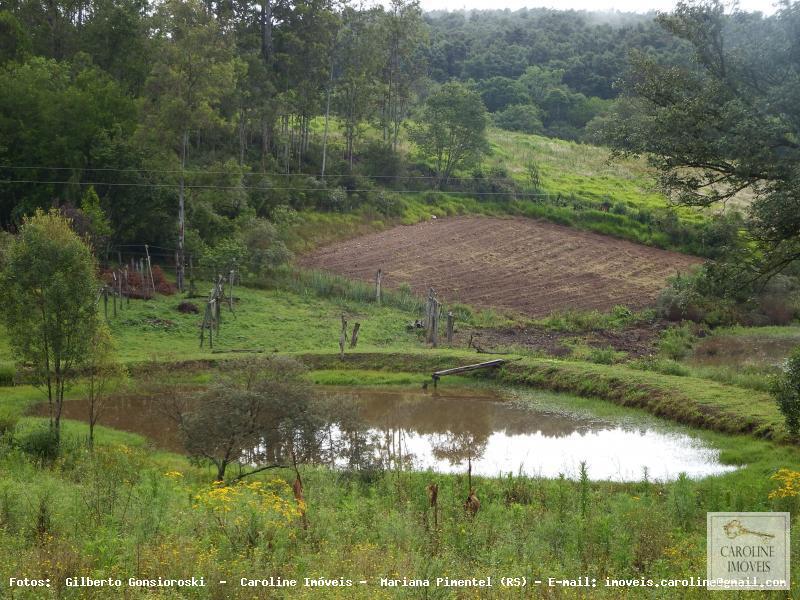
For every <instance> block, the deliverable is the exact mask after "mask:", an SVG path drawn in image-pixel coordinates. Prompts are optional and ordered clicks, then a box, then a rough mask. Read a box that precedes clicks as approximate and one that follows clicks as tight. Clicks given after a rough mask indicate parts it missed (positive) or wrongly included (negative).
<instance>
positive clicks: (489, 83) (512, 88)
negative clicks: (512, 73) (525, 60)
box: [475, 77, 528, 113]
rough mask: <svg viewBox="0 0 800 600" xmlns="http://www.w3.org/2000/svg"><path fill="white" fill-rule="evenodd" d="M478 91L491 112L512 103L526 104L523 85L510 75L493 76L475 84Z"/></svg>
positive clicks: (526, 98)
mask: <svg viewBox="0 0 800 600" xmlns="http://www.w3.org/2000/svg"><path fill="white" fill-rule="evenodd" d="M475 88H476V91H477V92H478V93H479V94H480V95H481V100H483V104H484V105H485V106H486V110H488V111H489V112H492V113H494V112H498V111H501V110H503V109H505V108H506V107H508V106H510V105H512V104H524V103H525V102H526V101H527V100H528V97H527V94H526V93H525V89H524V88H523V86H522V85H520V84H519V83H518V82H517V81H515V80H514V79H510V78H508V77H492V78H490V79H484V80H483V81H479V82H478V83H476V84H475Z"/></svg>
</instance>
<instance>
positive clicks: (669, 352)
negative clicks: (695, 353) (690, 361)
mask: <svg viewBox="0 0 800 600" xmlns="http://www.w3.org/2000/svg"><path fill="white" fill-rule="evenodd" d="M693 345H694V335H693V334H692V330H691V329H690V328H689V326H688V325H686V324H684V325H680V326H675V327H670V328H669V329H665V330H664V332H663V333H662V334H661V339H660V340H659V342H658V349H659V351H660V352H661V353H662V354H664V355H665V356H666V357H667V358H671V359H672V360H681V359H682V358H686V355H687V354H689V351H690V350H691V349H692V346H693Z"/></svg>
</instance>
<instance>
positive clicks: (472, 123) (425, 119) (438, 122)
mask: <svg viewBox="0 0 800 600" xmlns="http://www.w3.org/2000/svg"><path fill="white" fill-rule="evenodd" d="M487 123H488V117H487V114H486V108H485V107H484V106H483V102H481V97H480V96H479V95H478V94H477V93H476V92H473V91H472V90H470V89H468V88H466V87H465V86H464V85H463V84H460V83H455V82H453V83H446V84H444V85H443V86H442V87H441V88H440V89H439V90H438V91H437V92H434V93H433V94H431V95H430V96H428V99H427V100H426V101H425V105H424V106H423V107H422V110H421V111H420V114H419V116H418V118H417V120H416V122H415V123H414V124H413V125H411V126H409V136H410V138H411V140H412V141H413V142H414V143H415V144H416V145H417V147H418V149H419V151H420V153H421V154H422V156H424V157H425V158H426V159H428V160H431V161H432V162H433V166H434V169H435V170H436V179H437V183H438V185H439V186H444V185H446V184H447V182H448V180H449V179H450V177H451V176H452V175H453V172H454V171H455V170H456V169H460V168H465V167H468V166H469V165H471V164H474V163H475V162H476V161H477V160H478V159H480V157H481V156H482V155H483V154H485V153H487V152H488V151H489V143H488V141H487V139H486V126H487Z"/></svg>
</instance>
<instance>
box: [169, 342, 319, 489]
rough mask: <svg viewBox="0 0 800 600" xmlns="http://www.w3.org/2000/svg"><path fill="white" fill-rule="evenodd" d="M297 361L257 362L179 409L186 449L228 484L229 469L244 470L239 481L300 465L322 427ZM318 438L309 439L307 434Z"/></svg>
mask: <svg viewBox="0 0 800 600" xmlns="http://www.w3.org/2000/svg"><path fill="white" fill-rule="evenodd" d="M304 372H305V368H304V367H303V366H302V365H301V364H300V363H299V362H297V361H295V360H292V359H287V358H281V357H274V358H269V359H253V360H251V361H248V362H246V363H245V364H244V366H243V368H242V369H240V370H237V371H236V372H233V373H229V374H226V375H223V376H220V377H219V378H218V379H217V380H216V381H215V382H213V383H212V384H211V386H210V387H209V388H208V389H207V390H205V391H203V392H202V393H200V394H199V395H198V396H196V397H195V398H192V399H190V401H189V402H188V403H187V404H186V406H185V408H183V409H181V410H179V411H177V418H178V419H179V423H180V429H181V433H182V435H183V440H184V445H185V447H186V451H187V452H188V453H189V454H190V455H191V456H192V457H194V458H195V459H199V460H207V461H209V462H210V463H212V464H213V465H214V466H215V467H216V469H217V473H216V480H217V481H224V480H225V476H226V474H227V471H228V467H229V466H230V465H232V464H239V465H241V463H242V462H249V463H252V464H253V465H254V466H253V467H252V468H251V469H249V470H244V468H240V471H239V473H238V474H237V475H236V476H235V477H234V478H233V480H238V479H242V478H243V477H247V476H249V475H252V474H254V473H258V472H260V471H264V470H266V469H272V468H278V467H292V466H294V467H295V470H296V464H297V462H302V460H304V458H305V456H306V455H307V454H308V453H309V452H312V451H313V447H314V446H315V445H316V436H317V432H318V430H319V427H318V426H316V424H315V423H312V421H313V410H311V409H310V401H311V397H312V393H311V386H310V384H309V383H308V382H307V381H306V380H305V379H304V378H303V374H304ZM306 432H307V433H308V434H309V435H310V436H311V437H312V438H314V439H312V440H306V439H305V437H304V435H303V434H304V433H306Z"/></svg>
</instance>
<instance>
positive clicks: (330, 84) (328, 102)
mask: <svg viewBox="0 0 800 600" xmlns="http://www.w3.org/2000/svg"><path fill="white" fill-rule="evenodd" d="M332 87H333V59H331V66H330V74H329V77H328V91H327V98H326V100H325V131H324V132H323V134H322V169H321V171H320V178H321V179H322V180H323V182H324V180H325V162H326V160H327V158H328V119H329V118H330V114H331V88H332Z"/></svg>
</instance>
